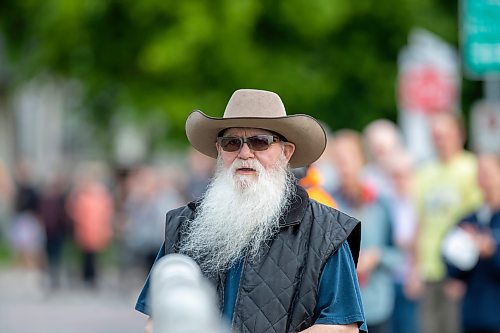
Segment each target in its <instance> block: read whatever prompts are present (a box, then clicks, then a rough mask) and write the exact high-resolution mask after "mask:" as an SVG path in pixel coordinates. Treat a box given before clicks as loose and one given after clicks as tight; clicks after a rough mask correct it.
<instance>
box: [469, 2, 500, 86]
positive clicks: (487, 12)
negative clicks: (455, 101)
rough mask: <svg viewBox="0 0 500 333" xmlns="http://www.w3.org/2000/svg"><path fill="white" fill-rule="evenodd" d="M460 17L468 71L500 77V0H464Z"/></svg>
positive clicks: (471, 75) (473, 76) (472, 74)
mask: <svg viewBox="0 0 500 333" xmlns="http://www.w3.org/2000/svg"><path fill="white" fill-rule="evenodd" d="M460 17H461V38H462V55H463V64H464V70H465V74H466V75H467V76H468V77H469V78H471V79H484V78H491V77H498V78H500V0H462V2H461V15H460Z"/></svg>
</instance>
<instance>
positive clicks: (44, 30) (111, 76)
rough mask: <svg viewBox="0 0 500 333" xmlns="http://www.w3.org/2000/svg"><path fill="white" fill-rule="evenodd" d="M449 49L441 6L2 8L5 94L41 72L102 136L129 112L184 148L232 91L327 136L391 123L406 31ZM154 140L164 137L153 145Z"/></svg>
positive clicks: (8, 2)
mask: <svg viewBox="0 0 500 333" xmlns="http://www.w3.org/2000/svg"><path fill="white" fill-rule="evenodd" d="M414 26H419V27H423V28H426V29H429V30H431V31H433V32H434V33H436V34H438V35H440V36H441V37H443V38H444V39H445V40H448V41H450V42H451V43H453V44H457V41H458V33H457V4H456V3H455V2H449V1H446V0H385V1H376V0H357V1H350V0H335V1H331V0H308V1H302V0H281V1H258V0H238V1H234V0H186V1H172V0H141V1H136V0H85V1H81V0H44V1H39V0H38V1H37V0H3V1H2V2H1V3H0V29H1V31H2V33H3V36H4V39H5V45H6V50H7V54H8V56H9V59H10V64H11V65H12V69H11V71H10V72H11V76H12V77H13V84H15V83H16V82H22V81H23V80H25V79H27V78H29V77H32V76H33V75H36V74H37V73H39V72H40V71H49V72H52V73H57V74H60V75H63V76H66V77H70V78H77V79H79V80H81V82H82V86H83V87H84V92H85V98H84V101H85V103H86V110H88V111H89V115H90V116H91V117H92V119H93V120H94V121H95V122H97V123H99V124H101V125H102V126H103V128H106V127H107V125H108V124H109V122H110V120H111V117H112V115H113V114H114V113H115V112H120V110H123V109H127V110H132V112H131V116H132V117H135V119H136V120H137V121H141V120H143V119H156V120H157V121H158V122H162V123H164V124H165V126H168V129H169V130H168V134H167V135H168V137H169V138H177V139H180V140H184V121H185V118H186V116H187V114H188V113H189V112H190V111H191V110H193V109H196V108H200V107H201V108H203V111H205V112H206V113H208V114H210V115H217V116H218V115H221V114H222V111H223V108H224V105H225V103H226V101H227V99H228V97H229V95H230V94H231V93H232V91H233V90H235V89H237V88H262V89H269V90H273V91H276V92H278V93H279V94H280V95H281V96H282V98H283V99H284V102H285V105H286V106H287V108H288V112H289V113H302V112H304V113H308V114H311V115H313V116H315V117H318V118H319V119H321V120H322V121H323V122H325V123H326V124H328V125H329V126H330V127H331V128H332V129H337V128H341V127H349V128H354V129H361V128H362V127H363V126H364V125H366V124H367V123H368V122H369V121H371V120H373V119H375V118H378V117H386V118H390V119H393V120H395V118H396V104H395V92H394V90H395V79H396V75H397V66H396V61H397V55H398V52H399V50H400V49H401V47H402V46H404V45H405V44H406V42H407V36H408V32H409V31H410V29H411V28H412V27H414ZM158 139H159V141H161V140H163V139H164V138H158Z"/></svg>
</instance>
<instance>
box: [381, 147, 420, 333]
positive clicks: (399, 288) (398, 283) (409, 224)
mask: <svg viewBox="0 0 500 333" xmlns="http://www.w3.org/2000/svg"><path fill="white" fill-rule="evenodd" d="M387 162H388V168H387V173H388V176H389V180H390V181H391V182H392V186H393V191H392V193H391V194H390V195H389V196H388V197H387V200H388V205H389V210H390V213H391V216H392V221H393V231H394V232H393V235H394V243H395V244H396V246H397V247H398V248H399V249H400V251H401V253H402V255H403V262H402V263H401V265H399V266H398V267H397V269H396V273H395V275H394V280H395V287H396V301H395V306H394V313H393V320H392V322H393V328H392V331H393V332H394V333H396V332H398V333H417V332H419V331H420V330H419V323H418V300H419V297H420V294H421V292H422V283H421V281H420V276H419V274H418V272H417V268H416V264H415V237H416V231H417V226H418V218H417V212H416V210H415V202H414V198H413V188H414V185H415V184H414V181H415V170H414V166H413V161H412V158H411V157H410V156H409V155H408V154H406V153H404V152H401V153H400V154H395V155H393V156H392V157H391V158H390V159H388V161H387Z"/></svg>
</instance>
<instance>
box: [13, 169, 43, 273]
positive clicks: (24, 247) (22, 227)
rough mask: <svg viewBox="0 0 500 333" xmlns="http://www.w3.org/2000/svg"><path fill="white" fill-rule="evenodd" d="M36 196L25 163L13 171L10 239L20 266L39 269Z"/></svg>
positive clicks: (40, 230) (40, 250) (40, 252)
mask: <svg viewBox="0 0 500 333" xmlns="http://www.w3.org/2000/svg"><path fill="white" fill-rule="evenodd" d="M39 208H40V194H39V192H38V188H37V187H36V185H35V183H34V180H33V175H32V173H31V168H30V165H29V163H28V161H27V160H19V161H18V162H17V163H16V169H15V198H14V215H13V221H12V224H11V229H10V239H11V242H12V247H13V250H14V255H15V257H16V261H17V263H18V264H20V266H21V267H25V268H28V269H40V268H41V266H42V263H43V246H44V244H45V238H44V231H43V228H42V226H41V222H40V218H39Z"/></svg>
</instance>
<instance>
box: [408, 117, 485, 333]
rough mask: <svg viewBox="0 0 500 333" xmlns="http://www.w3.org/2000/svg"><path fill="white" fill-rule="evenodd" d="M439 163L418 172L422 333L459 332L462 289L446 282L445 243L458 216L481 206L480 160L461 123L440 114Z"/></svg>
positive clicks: (435, 130) (435, 125)
mask: <svg viewBox="0 0 500 333" xmlns="http://www.w3.org/2000/svg"><path fill="white" fill-rule="evenodd" d="M430 127H431V136H432V141H433V143H434V146H435V150H436V153H437V157H438V158H437V160H436V161H433V162H430V163H429V164H428V165H424V166H423V167H422V168H421V169H420V170H418V171H417V175H416V182H415V184H416V186H415V198H416V209H417V214H418V218H419V224H418V231H417V237H418V239H417V264H418V266H419V271H420V274H421V277H422V278H423V281H424V291H423V295H422V302H421V305H422V325H423V327H422V330H423V332H426V333H456V332H459V329H460V328H459V300H460V298H461V296H462V294H463V285H462V284H461V283H458V282H457V281H452V280H447V279H446V267H445V265H444V263H443V259H442V256H441V246H442V241H443V238H444V236H445V234H446V233H447V231H448V230H449V229H450V228H451V227H453V226H454V225H455V224H456V223H457V221H458V220H459V218H460V217H461V216H463V215H465V214H467V213H469V212H471V211H472V210H473V209H474V208H475V207H477V206H478V205H479V204H480V202H481V193H480V191H479V188H478V185H477V182H476V170H477V164H476V158H475V157H474V155H472V154H471V153H470V152H467V151H465V150H464V149H463V144H464V139H465V136H464V130H463V127H462V125H461V122H460V119H459V118H458V117H457V116H455V115H454V114H452V113H448V112H442V113H438V114H435V115H433V116H432V117H431V118H430Z"/></svg>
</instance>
